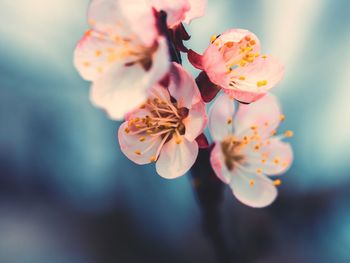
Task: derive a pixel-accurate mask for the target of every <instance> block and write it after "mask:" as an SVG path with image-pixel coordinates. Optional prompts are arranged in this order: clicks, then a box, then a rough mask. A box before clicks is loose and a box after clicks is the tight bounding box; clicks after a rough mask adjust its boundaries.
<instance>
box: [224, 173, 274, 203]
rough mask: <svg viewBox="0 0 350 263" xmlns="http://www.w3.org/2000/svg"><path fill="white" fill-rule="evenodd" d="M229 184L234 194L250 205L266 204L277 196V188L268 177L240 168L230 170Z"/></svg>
mask: <svg viewBox="0 0 350 263" xmlns="http://www.w3.org/2000/svg"><path fill="white" fill-rule="evenodd" d="M230 186H231V188H232V192H233V194H234V196H235V197H236V198H237V199H238V200H239V201H241V202H242V203H243V204H245V205H248V206H251V207H256V208H260V207H265V206H268V205H270V204H271V203H272V202H273V201H274V200H275V199H276V197H277V188H276V186H274V184H273V182H272V181H271V180H270V179H268V178H267V177H265V176H263V175H258V174H256V173H254V172H248V171H245V170H242V169H240V168H238V169H235V170H234V172H232V176H231V182H230Z"/></svg>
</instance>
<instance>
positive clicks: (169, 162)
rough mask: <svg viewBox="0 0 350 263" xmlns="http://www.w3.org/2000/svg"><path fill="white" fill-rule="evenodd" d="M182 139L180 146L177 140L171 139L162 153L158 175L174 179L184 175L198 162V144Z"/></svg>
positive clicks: (158, 163) (157, 164)
mask: <svg viewBox="0 0 350 263" xmlns="http://www.w3.org/2000/svg"><path fill="white" fill-rule="evenodd" d="M182 139H183V140H182V142H181V143H180V144H177V143H176V139H175V138H173V139H171V140H170V141H169V142H167V143H166V144H165V145H164V146H163V148H162V150H161V152H160V155H159V159H158V161H157V163H156V169H157V173H158V174H159V175H160V176H162V177H164V178H166V179H174V178H177V177H179V176H182V175H184V174H185V173H186V172H187V171H188V170H189V169H190V168H191V167H192V165H193V164H194V162H195V161H196V158H197V155H198V144H197V142H196V141H193V142H189V141H187V140H186V139H184V138H182Z"/></svg>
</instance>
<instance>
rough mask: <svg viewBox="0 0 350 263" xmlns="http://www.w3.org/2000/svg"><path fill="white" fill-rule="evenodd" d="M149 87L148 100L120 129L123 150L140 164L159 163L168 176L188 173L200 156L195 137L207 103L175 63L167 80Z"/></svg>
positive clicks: (202, 121) (160, 172) (205, 119)
mask: <svg viewBox="0 0 350 263" xmlns="http://www.w3.org/2000/svg"><path fill="white" fill-rule="evenodd" d="M166 82H167V83H165V82H164V81H163V82H162V84H156V85H154V86H153V87H152V88H151V89H150V90H149V96H148V99H147V100H146V102H145V103H144V104H142V105H141V106H140V107H139V108H138V109H136V110H134V111H132V112H131V113H129V114H127V117H126V121H125V122H124V123H123V124H122V125H121V126H120V128H119V131H118V138H119V144H120V146H121V150H122V152H123V153H124V154H125V155H126V156H127V157H128V158H129V159H130V160H132V161H133V162H135V163H137V164H147V163H152V162H156V169H157V173H158V174H159V175H160V176H162V177H164V178H168V179H172V178H176V177H179V176H181V175H183V174H185V173H186V172H187V171H188V170H189V169H190V168H191V167H192V165H193V164H194V162H195V160H196V157H197V155H198V144H197V142H196V140H195V139H196V138H197V137H198V136H199V135H200V134H201V133H202V132H203V129H204V128H205V125H206V121H207V118H206V112H205V104H204V102H203V101H202V100H201V96H200V93H199V91H198V87H197V85H196V83H195V82H194V80H193V78H192V77H191V76H190V75H189V73H187V72H186V71H185V70H184V69H183V68H182V67H181V66H180V65H178V64H176V63H173V64H172V68H171V71H170V75H169V79H168V81H166Z"/></svg>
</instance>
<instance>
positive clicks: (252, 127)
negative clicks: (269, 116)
mask: <svg viewBox="0 0 350 263" xmlns="http://www.w3.org/2000/svg"><path fill="white" fill-rule="evenodd" d="M250 128H251V129H252V130H256V129H257V128H258V126H256V125H253V126H251V127H250Z"/></svg>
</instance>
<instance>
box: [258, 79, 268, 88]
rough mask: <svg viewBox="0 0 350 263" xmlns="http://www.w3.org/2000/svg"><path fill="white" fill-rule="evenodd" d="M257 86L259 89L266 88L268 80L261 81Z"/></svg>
mask: <svg viewBox="0 0 350 263" xmlns="http://www.w3.org/2000/svg"><path fill="white" fill-rule="evenodd" d="M256 85H257V86H258V87H262V86H266V85H267V80H259V81H258V82H257V83H256Z"/></svg>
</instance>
